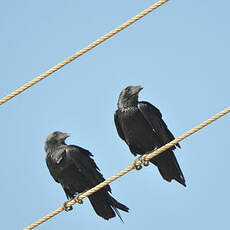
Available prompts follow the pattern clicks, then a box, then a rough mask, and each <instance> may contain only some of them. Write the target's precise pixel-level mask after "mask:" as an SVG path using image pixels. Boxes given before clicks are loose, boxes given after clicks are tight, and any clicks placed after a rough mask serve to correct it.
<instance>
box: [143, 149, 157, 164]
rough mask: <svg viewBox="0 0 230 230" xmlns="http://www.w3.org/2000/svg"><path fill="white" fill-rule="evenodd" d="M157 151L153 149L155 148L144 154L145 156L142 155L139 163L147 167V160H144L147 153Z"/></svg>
mask: <svg viewBox="0 0 230 230" xmlns="http://www.w3.org/2000/svg"><path fill="white" fill-rule="evenodd" d="M157 149H158V148H157V147H155V148H154V149H153V151H150V152H147V153H145V154H143V155H142V156H141V158H140V161H141V163H142V164H143V165H144V166H149V160H146V159H145V158H146V156H148V154H149V153H151V152H154V151H156V150H157Z"/></svg>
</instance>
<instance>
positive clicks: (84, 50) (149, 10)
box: [0, 0, 169, 105]
mask: <svg viewBox="0 0 230 230" xmlns="http://www.w3.org/2000/svg"><path fill="white" fill-rule="evenodd" d="M167 1H169V0H160V1H158V2H156V3H155V4H154V5H152V6H150V7H149V8H147V9H146V10H144V11H142V12H141V13H139V14H137V15H136V16H134V17H133V18H131V19H129V20H128V21H127V22H125V23H123V24H122V25H121V26H119V27H117V28H115V29H114V30H112V31H110V32H109V33H107V34H105V35H104V36H102V37H100V38H99V39H97V40H96V41H94V42H93V43H91V44H90V45H88V46H86V47H85V48H83V49H81V50H80V51H78V52H77V53H75V54H73V55H72V56H70V57H69V58H67V59H65V60H64V61H62V62H61V63H59V64H57V65H55V66H54V67H52V68H51V69H49V70H47V71H46V72H45V73H43V74H41V75H40V76H38V77H36V78H34V79H33V80H31V81H30V82H28V83H26V84H25V85H23V86H22V87H20V88H18V89H17V90H15V91H14V92H12V93H10V94H9V95H7V96H5V97H3V98H2V99H1V100H0V105H2V104H3V103H5V102H7V101H9V100H10V99H12V98H13V97H15V96H17V95H18V94H20V93H22V92H23V91H25V90H27V89H28V88H30V87H31V86H33V85H34V84H36V83H38V82H39V81H41V80H43V79H44V78H46V77H48V76H49V75H50V74H52V73H54V72H56V71H57V70H59V69H61V68H62V67H63V66H65V65H67V64H69V63H70V62H72V61H73V60H75V59H76V58H78V57H80V56H81V55H83V54H84V53H86V52H88V51H90V50H91V49H93V48H94V47H96V46H97V45H99V44H101V43H102V42H104V41H106V40H107V39H109V38H110V37H112V36H114V35H115V34H117V33H118V32H120V31H121V30H123V29H125V28H127V27H128V26H130V25H131V24H133V23H134V22H136V21H138V20H139V19H141V18H142V17H144V16H145V15H147V14H149V13H150V12H152V11H153V10H155V9H157V8H158V7H159V6H161V5H163V4H164V3H166V2H167Z"/></svg>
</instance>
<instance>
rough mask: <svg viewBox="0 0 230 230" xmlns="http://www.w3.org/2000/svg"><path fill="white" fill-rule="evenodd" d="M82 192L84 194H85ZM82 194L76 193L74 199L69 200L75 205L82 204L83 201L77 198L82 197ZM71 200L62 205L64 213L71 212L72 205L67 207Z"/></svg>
mask: <svg viewBox="0 0 230 230" xmlns="http://www.w3.org/2000/svg"><path fill="white" fill-rule="evenodd" d="M86 191H87V190H86ZM86 191H84V192H86ZM84 192H81V193H78V194H77V195H76V196H75V197H74V198H72V199H71V200H74V201H75V202H76V203H78V204H83V200H82V199H80V198H79V196H80V195H82V194H83V193H84ZM71 200H68V201H66V202H65V203H64V204H63V207H64V210H65V211H66V212H69V211H71V210H73V207H72V205H71V206H68V203H69V202H70V201H71Z"/></svg>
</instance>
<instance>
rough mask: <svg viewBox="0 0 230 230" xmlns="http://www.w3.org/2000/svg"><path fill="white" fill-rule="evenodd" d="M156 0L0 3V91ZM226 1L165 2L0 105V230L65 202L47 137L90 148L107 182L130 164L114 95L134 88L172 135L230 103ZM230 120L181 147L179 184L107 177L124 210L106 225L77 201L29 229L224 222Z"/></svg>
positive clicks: (147, 174) (145, 175) (151, 174)
mask: <svg viewBox="0 0 230 230" xmlns="http://www.w3.org/2000/svg"><path fill="white" fill-rule="evenodd" d="M154 2H155V1H149V0H142V1H131V0H128V1H122V0H117V1H105V0H101V1H89V0H86V1H74V0H72V1H71V0H67V1H54V0H53V1H52V0H51V1H44V0H40V1H30V0H27V1H25V0H21V1H2V3H1V8H0V28H1V36H0V50H1V55H0V63H1V77H0V96H1V97H3V96H6V95H7V94H8V93H10V92H11V91H13V90H15V89H17V88H18V87H20V86H22V85H23V84H25V83H26V82H28V81H29V80H31V79H33V78H34V77H36V76H37V75H39V74H42V73H43V72H45V71H46V70H47V69H49V68H50V67H52V66H54V65H55V64H57V63H59V62H60V61H62V60H64V59H65V58H67V57H68V56H70V55H72V54H73V53H74V52H77V51H78V50H80V49H81V48H83V47H85V46H86V45H88V44H89V43H91V42H93V41H94V40H96V39H97V38H98V37H100V36H102V35H104V34H105V33H107V32H108V31H110V30H112V29H113V28H115V27H117V26H119V25H120V24H121V23H123V22H125V21H126V20H128V19H129V18H130V17H132V16H134V15H136V14H137V13H139V12H140V11H142V10H144V9H145V8H147V7H148V6H150V5H151V4H153V3H154ZM229 9H230V2H229V1H228V0H223V1H220V2H218V1H214V0H209V1H199V0H189V1H182V0H171V1H169V2H168V3H167V4H165V5H164V6H162V7H160V8H158V9H157V10H156V11H154V12H153V13H151V14H150V15H148V16H146V17H144V18H143V19H142V20H140V21H139V22H137V23H135V24H134V25H132V26H131V27H129V28H128V29H126V30H124V31H122V32H121V33H119V34H118V35H116V36H115V37H113V38H112V39H109V40H108V41H106V42H105V43H103V44H101V45H100V46H98V47H97V48H95V49H93V50H92V51H90V52H89V53H87V54H85V55H84V56H82V57H80V58H79V59H77V60H76V61H74V62H73V63H71V64H69V65H67V66H66V67H64V68H63V69H61V70H60V71H58V72H56V73H54V74H53V75H52V76H50V77H49V78H47V79H45V80H43V81H42V82H40V83H39V84H37V85H35V86H33V87H32V88H30V89H29V90H27V91H26V92H24V93H23V94H21V95H19V96H17V97H16V98H14V99H12V100H11V101H9V102H7V103H6V104H4V105H2V106H1V107H0V118H1V133H0V139H1V144H2V145H1V153H0V154H1V167H0V175H1V190H0V191H1V193H0V204H1V211H0V212H1V223H0V226H1V229H22V228H23V227H26V226H28V225H29V224H31V223H32V222H34V221H36V220H37V219H38V218H41V217H43V216H44V215H46V214H48V213H49V212H51V211H53V210H54V209H56V208H58V207H59V206H60V205H61V204H62V203H63V202H64V201H66V198H65V194H64V192H63V190H62V188H61V186H60V185H59V184H57V183H55V182H54V180H53V178H51V176H50V175H49V172H48V169H47V167H46V164H45V152H44V142H45V139H46V137H47V136H48V134H50V133H51V132H53V131H56V130H59V131H63V132H69V133H70V134H71V137H70V138H69V139H67V143H68V144H76V145H80V146H82V147H84V148H86V149H89V150H90V151H91V152H92V153H93V154H94V159H95V161H96V163H97V164H98V166H99V167H100V169H101V171H102V173H103V175H104V177H105V178H108V177H109V176H112V175H113V174H115V173H117V172H119V171H120V170H122V169H123V168H125V167H127V166H128V165H129V164H131V162H132V161H133V160H134V157H133V155H131V153H130V152H129V149H128V147H127V146H126V144H125V143H124V142H123V141H122V140H121V139H120V138H119V137H118V135H117V133H116V129H115V125H114V122H113V114H114V111H115V110H116V106H117V105H116V104H117V100H118V96H119V93H120V91H121V90H122V89H123V88H124V87H126V86H128V85H137V84H138V85H139V84H141V85H143V86H144V89H143V90H142V91H141V94H140V100H147V101H149V102H151V103H152V104H154V105H155V106H157V107H158V108H159V109H160V110H161V112H162V114H163V118H164V120H165V121H166V123H167V124H168V127H169V128H170V130H171V131H172V132H173V133H174V135H175V136H179V135H181V134H183V133H184V132H185V131H187V130H189V129H190V128H193V127H194V126H195V125H197V124H199V123H201V122H203V121H204V120H206V119H208V118H209V117H210V116H212V115H214V114H216V113H217V112H219V111H221V110H222V109H224V108H225V107H227V106H229V85H230V76H229V73H230V71H229V64H230V63H229V58H230V48H229V41H230V32H229V23H230V14H229ZM229 121H230V120H229V115H227V116H225V117H223V118H221V119H220V120H218V121H216V122H215V123H213V124H211V125H210V126H208V127H206V128H204V129H203V130H202V131H200V132H199V133H196V134H194V135H193V136H191V137H189V138H188V139H186V140H185V141H183V142H181V146H182V149H181V150H177V151H176V156H177V159H178V161H179V163H180V166H181V168H182V170H183V173H184V175H185V178H186V182H187V187H186V188H184V187H183V186H181V185H180V184H178V183H176V182H172V183H168V182H166V181H164V180H163V179H162V178H161V176H160V174H159V172H158V170H157V169H156V168H155V167H154V166H152V165H151V167H147V168H144V169H143V170H141V171H140V172H137V171H132V172H131V173H129V174H128V175H126V176H124V177H122V178H120V179H119V180H117V181H115V182H113V183H112V184H111V187H112V190H113V196H114V197H115V198H116V199H118V200H119V201H121V202H123V203H124V204H126V205H127V206H128V207H129V208H130V213H128V214H127V213H124V212H121V215H122V217H123V219H124V222H125V223H124V224H122V223H121V222H120V220H119V218H113V219H111V220H110V221H105V220H103V219H102V218H100V217H98V216H97V215H96V214H95V213H94V211H93V209H92V208H91V206H90V204H89V202H88V200H87V199H85V202H84V205H81V206H79V205H75V206H74V210H73V211H72V212H69V213H66V212H62V213H61V214H59V215H58V216H56V217H54V218H52V219H51V220H49V221H48V222H46V223H44V224H42V225H41V226H39V227H38V228H37V229H42V230H48V229H56V230H61V229H109V230H117V229H120V230H122V229H133V230H136V229H144V228H145V229H160V230H166V229H177V230H182V229H186V230H194V229H209V230H213V229H215V230H216V229H228V228H229V225H230V224H229V211H230V210H229V207H230V198H229V194H230V180H229V175H230V167H229V162H230V153H229V146H228V143H229V131H228V130H229Z"/></svg>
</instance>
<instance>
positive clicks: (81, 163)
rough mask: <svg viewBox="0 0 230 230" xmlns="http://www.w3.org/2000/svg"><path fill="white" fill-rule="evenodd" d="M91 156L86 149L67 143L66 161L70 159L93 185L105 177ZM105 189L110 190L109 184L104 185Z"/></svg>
mask: <svg viewBox="0 0 230 230" xmlns="http://www.w3.org/2000/svg"><path fill="white" fill-rule="evenodd" d="M91 156H93V155H92V154H91V153H90V152H89V151H88V150H86V149H84V148H81V147H78V146H75V145H68V147H67V150H66V158H67V159H68V161H71V162H72V163H73V164H74V165H75V167H76V168H77V170H78V171H79V172H80V173H81V174H82V175H83V176H84V177H85V178H86V179H87V180H88V181H89V182H90V183H91V185H92V186H95V185H97V184H99V183H101V182H102V181H104V180H105V179H104V177H103V175H102V174H101V173H100V172H99V168H98V167H97V165H96V163H95V161H94V160H93V159H92V158H91ZM106 190H107V191H110V192H111V188H110V186H106Z"/></svg>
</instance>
